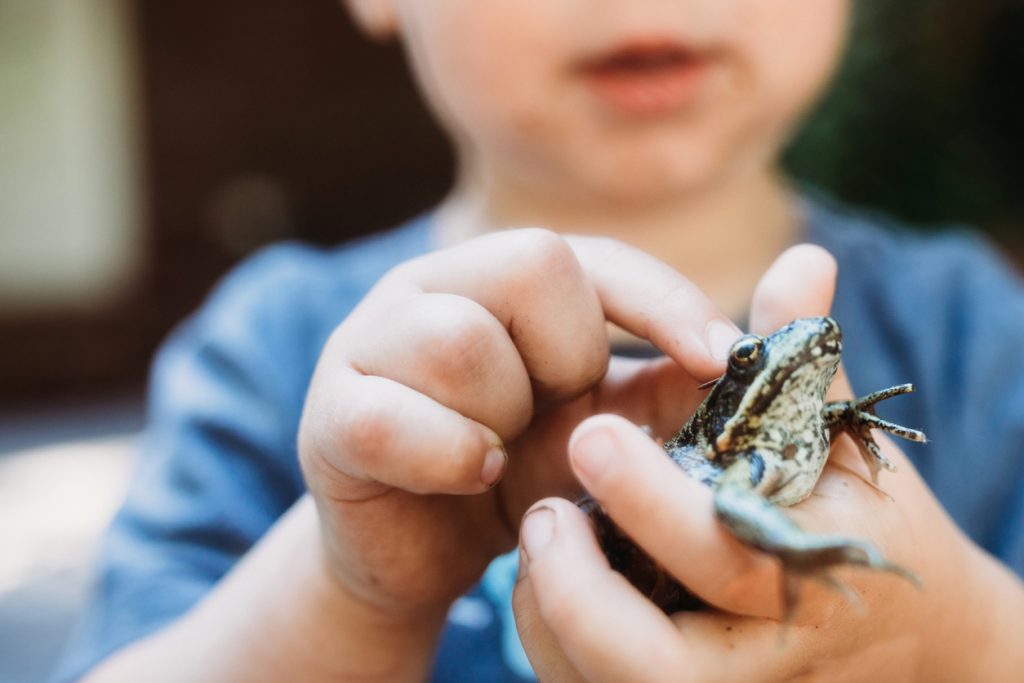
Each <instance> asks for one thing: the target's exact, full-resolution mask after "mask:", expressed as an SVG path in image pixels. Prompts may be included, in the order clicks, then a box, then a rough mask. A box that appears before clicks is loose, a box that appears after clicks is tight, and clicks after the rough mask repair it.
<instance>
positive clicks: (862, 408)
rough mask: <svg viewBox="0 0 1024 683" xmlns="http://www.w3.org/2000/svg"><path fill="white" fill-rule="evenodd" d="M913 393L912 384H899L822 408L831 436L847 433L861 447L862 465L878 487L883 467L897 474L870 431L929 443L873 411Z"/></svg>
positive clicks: (922, 437)
mask: <svg viewBox="0 0 1024 683" xmlns="http://www.w3.org/2000/svg"><path fill="white" fill-rule="evenodd" d="M913 391H914V385H913V384H900V385H898V386H894V387H889V388H888V389H882V390H881V391H876V392H873V393H870V394H868V395H867V396H862V397H861V398H858V399H854V400H852V401H832V402H830V403H827V404H826V405H825V411H824V417H825V422H826V423H827V424H828V426H829V429H830V430H831V431H832V433H833V435H834V434H835V433H836V432H842V431H846V432H849V433H850V434H851V435H852V436H853V437H854V438H855V439H856V440H857V443H858V445H860V450H861V455H862V456H864V462H865V463H867V466H868V469H869V470H870V471H871V483H872V484H875V485H877V484H878V472H879V470H881V469H883V468H884V469H887V470H889V471H890V472H894V471H896V466H895V465H893V464H892V461H890V460H889V459H888V458H886V457H885V455H883V454H882V451H881V449H879V448H878V444H877V443H875V438H874V437H873V436H872V435H871V430H872V429H881V430H882V431H884V432H889V433H890V434H893V435H894V436H898V437H901V438H903V439H907V440H909V441H917V442H919V443H924V442H926V441H927V440H928V439H927V437H925V435H924V432H921V431H918V430H916V429H907V428H906V427H901V426H900V425H898V424H895V423H894V422H889V421H888V420H883V419H882V418H880V417H878V415H877V414H876V412H875V405H876V404H877V403H878V402H879V401H884V400H885V399H887V398H892V397H893V396H899V395H900V394H909V393H912V392H913Z"/></svg>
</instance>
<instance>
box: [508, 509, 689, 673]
mask: <svg viewBox="0 0 1024 683" xmlns="http://www.w3.org/2000/svg"><path fill="white" fill-rule="evenodd" d="M521 543H522V547H523V552H524V553H525V555H526V561H527V567H526V572H525V578H524V579H523V580H522V581H521V582H520V586H519V587H517V591H521V590H522V589H523V584H524V582H529V583H528V585H529V591H530V593H531V595H532V597H533V600H532V601H527V600H523V599H521V598H522V596H520V599H518V600H517V601H516V604H517V607H518V608H519V609H521V610H525V611H526V612H529V611H530V610H532V609H535V610H536V612H537V615H538V616H539V618H540V619H541V620H543V622H544V624H545V625H546V627H547V628H546V629H538V630H534V631H529V630H527V631H525V632H524V635H525V636H526V637H527V640H526V641H525V642H524V645H525V646H526V647H527V650H528V651H529V650H530V649H532V647H533V646H534V645H537V646H538V647H539V648H541V650H540V652H539V653H538V654H541V655H543V656H542V657H539V658H537V660H538V663H539V664H541V665H542V666H546V667H548V668H549V669H550V670H546V671H538V672H537V673H538V674H539V677H540V678H541V680H545V679H546V680H552V679H551V678H550V676H551V675H552V672H553V671H558V670H565V669H567V668H569V667H567V666H566V665H565V662H564V661H560V660H559V657H558V656H557V655H558V650H557V649H553V648H552V647H551V643H539V642H536V640H530V639H531V638H534V639H537V638H539V637H544V636H551V637H553V638H554V639H555V640H556V641H557V645H558V648H560V650H561V651H562V652H564V653H565V656H566V658H567V659H568V661H569V662H571V664H572V668H574V669H576V670H577V671H579V672H580V673H581V674H582V675H583V678H584V679H585V680H587V681H589V682H590V683H605V682H607V683H611V682H612V681H616V682H618V681H652V682H656V681H678V680H680V676H679V673H680V672H681V671H682V668H681V665H682V663H683V661H684V660H683V655H684V651H683V648H682V647H681V642H680V638H679V637H678V634H677V632H676V630H675V628H674V627H673V625H672V622H671V621H669V619H668V618H667V617H665V615H664V614H662V613H661V611H660V610H659V609H658V608H657V607H655V606H654V605H653V604H652V603H651V602H650V601H648V600H647V599H646V598H644V597H643V596H641V595H640V594H639V593H638V592H637V591H636V589H634V588H633V587H632V586H631V585H629V583H628V582H627V581H626V580H625V579H624V578H623V577H622V575H620V574H618V573H617V572H615V571H613V570H612V569H611V568H610V567H609V566H608V563H607V561H606V560H605V559H604V556H603V555H602V554H601V550H600V548H598V546H597V541H596V539H595V538H594V533H593V530H592V529H591V527H590V524H589V522H588V520H587V518H586V516H585V515H584V514H583V513H582V512H581V511H580V510H579V509H578V508H576V507H575V506H574V505H572V504H571V503H569V502H568V501H565V500H562V499H554V498H552V499H546V500H544V501H541V502H540V503H538V504H537V505H535V506H534V507H533V509H532V510H531V512H529V513H527V515H526V517H525V518H524V520H523V527H522V532H521ZM517 619H519V620H520V621H521V622H529V621H530V620H531V616H530V615H529V614H528V613H527V614H521V615H519V616H517Z"/></svg>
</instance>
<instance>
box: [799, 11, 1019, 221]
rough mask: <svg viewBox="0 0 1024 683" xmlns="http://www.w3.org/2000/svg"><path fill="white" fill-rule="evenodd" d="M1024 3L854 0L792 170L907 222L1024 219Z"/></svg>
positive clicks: (802, 133)
mask: <svg viewBox="0 0 1024 683" xmlns="http://www.w3.org/2000/svg"><path fill="white" fill-rule="evenodd" d="M1022 155H1024V3H1022V2H1020V0H974V1H973V2H972V1H969V0H900V1H899V2H891V1H887V0H859V1H857V2H855V13H854V26H853V30H852V33H851V40H850V45H849V49H848V51H847V55H846V59H845V61H844V63H843V65H842V67H841V69H840V73H839V75H838V77H837V80H836V82H835V85H834V87H833V88H832V90H831V92H830V93H829V94H828V95H827V96H826V98H825V99H824V101H823V102H822V103H821V105H820V106H819V108H818V109H817V111H816V112H815V113H814V114H813V115H812V117H811V118H810V120H809V121H808V122H807V125H806V126H805V128H804V129H803V130H802V132H801V134H800V135H799V136H798V138H797V139H796V140H795V141H794V142H793V144H792V146H791V148H790V150H789V152H788V154H787V159H786V162H787V166H788V168H789V170H790V171H791V172H792V173H793V174H794V175H795V176H796V177H798V178H802V179H806V180H809V181H810V182H812V183H815V184H817V185H820V186H822V187H825V188H827V189H829V190H830V191H831V192H833V193H835V194H836V195H838V196H839V197H842V198H843V199H845V200H847V201H850V202H852V203H855V204H859V205H865V206H871V207H875V208H878V209H881V210H883V211H885V212H887V213H890V214H892V215H894V216H897V217H899V218H902V219H904V220H908V221H911V222H914V223H924V224H927V223H932V224H934V223H950V222H957V223H968V224H972V225H975V226H977V227H980V228H982V229H984V230H986V231H988V232H990V233H993V234H995V235H996V236H997V237H999V238H1001V239H1004V240H1011V241H1015V240H1014V237H1015V234H1014V233H1015V230H1016V228H1017V226H1019V225H1022V224H1024V192H1022V189H1024V187H1022V185H1024V173H1022V171H1021V170H1020V163H1019V160H1020V159H1021V158H1022Z"/></svg>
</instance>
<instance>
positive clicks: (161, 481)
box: [56, 247, 318, 681]
mask: <svg viewBox="0 0 1024 683" xmlns="http://www.w3.org/2000/svg"><path fill="white" fill-rule="evenodd" d="M305 251H306V250H304V249H303V248H299V247H277V248H274V249H271V250H268V251H267V252H264V253H263V254H262V255H260V256H257V257H255V258H254V259H252V260H250V261H249V262H248V263H246V264H245V265H243V266H242V267H241V268H239V269H238V270H236V271H235V273H233V274H232V275H231V276H230V277H229V278H228V279H227V280H226V281H225V282H224V283H222V284H221V286H220V287H218V289H217V291H216V292H215V293H214V295H213V296H212V297H211V300H210V301H209V302H208V304H207V305H206V306H205V307H204V309H203V310H202V311H200V312H199V313H198V314H197V315H195V316H194V317H193V318H192V319H191V320H190V321H188V322H187V323H185V324H184V325H183V326H181V327H180V328H179V329H178V330H177V331H176V332H175V333H174V334H173V335H172V336H171V338H170V340H169V341H168V342H167V343H166V344H165V346H164V347H163V349H162V350H161V351H160V353H159V354H158V356H157V359H156V361H155V364H154V368H153V372H152V377H151V383H150V395H149V415H148V425H149V426H148V428H147V431H146V433H145V434H144V436H143V439H142V446H141V452H140V454H139V464H138V466H137V471H136V473H135V475H134V479H133V482H132V484H131V486H130V492H129V494H128V497H127V499H126V501H125V503H124V505H123V507H122V509H121V510H120V511H119V513H118V514H117V516H116V518H115V520H114V522H113V524H112V526H111V528H110V529H109V531H108V532H107V535H106V537H105V539H104V541H103V544H102V548H101V550H100V561H99V566H98V572H97V576H96V586H95V588H94V590H93V595H92V599H91V603H90V604H89V606H88V607H87V609H86V612H85V614H84V617H83V618H82V620H81V621H80V623H79V626H78V628H77V629H76V632H75V633H74V634H73V636H72V640H71V644H70V646H69V648H68V650H67V651H66V654H65V658H64V660H63V662H62V665H61V666H60V667H59V669H58V672H57V676H56V680H60V681H67V680H74V679H76V678H77V677H79V676H81V675H82V674H84V673H85V672H86V671H88V670H89V669H91V668H92V667H94V666H95V665H96V664H97V663H98V662H99V661H101V660H102V659H104V658H105V657H107V656H108V655H109V654H111V653H112V652H114V651H116V650H118V649H119V648H121V647H123V646H125V645H126V644H128V643H130V642H132V641H134V640H136V639H139V638H141V637H143V636H145V635H147V634H150V633H152V632H154V631H156V630H158V629H159V628H161V627H162V626H164V625H166V624H167V623H168V622H170V621H172V620H174V619H175V618H177V617H179V616H180V615H182V613H184V612H185V611H186V610H188V609H189V608H190V607H191V606H192V605H193V604H194V603H196V602H197V601H198V600H199V598H200V597H202V596H203V595H204V594H205V593H206V592H207V591H208V590H209V589H210V588H211V587H212V586H213V585H214V584H215V583H216V582H217V581H218V580H219V579H220V578H221V577H222V576H223V575H224V574H225V573H227V571H228V570H229V569H230V568H231V567H232V565H233V564H234V563H235V562H236V561H237V560H238V558H239V557H240V556H241V555H242V554H244V553H245V552H246V551H247V550H248V549H249V548H250V547H251V546H252V545H253V544H254V543H255V542H256V540H257V539H259V538H260V537H261V536H262V535H263V534H264V533H265V532H266V530H267V529H268V528H269V527H270V526H271V525H272V524H273V523H274V521H275V520H276V519H277V518H278V517H279V516H280V515H281V514H282V513H283V512H284V511H285V510H286V509H287V508H288V507H289V506H290V505H291V504H292V503H293V502H294V501H295V500H296V499H297V498H298V497H299V496H300V495H301V494H302V492H303V490H304V487H303V484H302V478H301V474H300V472H299V468H298V465H297V460H296V452H295V435H296V430H297V425H298V420H299V415H300V412H301V406H302V401H303V398H304V393H305V387H306V385H307V384H308V378H309V376H310V374H311V372H312V364H313V362H315V358H316V355H317V353H318V345H317V343H316V342H315V341H313V340H311V339H310V337H311V336H312V337H315V336H316V334H313V335H310V334H309V332H310V330H309V329H308V322H307V321H304V320H303V318H302V314H301V312H300V307H296V306H295V305H294V303H288V302H295V301H296V300H299V301H301V298H298V299H297V297H296V295H297V294H299V292H296V289H297V288H301V287H302V282H303V279H302V276H301V273H302V270H303V268H302V263H303V262H304V261H306V260H309V256H308V255H307V254H305V253H304V252H305ZM300 339H301V341H298V340H300ZM311 342H312V343H311ZM314 346H315V347H316V348H314Z"/></svg>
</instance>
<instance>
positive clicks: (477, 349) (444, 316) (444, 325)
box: [418, 307, 504, 387]
mask: <svg viewBox="0 0 1024 683" xmlns="http://www.w3.org/2000/svg"><path fill="white" fill-rule="evenodd" d="M429 315H430V316H431V318H432V320H431V324H430V325H429V328H430V329H429V330H428V331H427V332H426V333H425V334H424V336H423V337H422V339H421V340H420V341H419V342H418V343H420V344H422V351H423V353H424V354H425V355H426V357H427V366H428V367H429V368H430V372H431V374H432V375H433V379H434V380H436V381H439V382H442V383H443V384H444V385H446V386H456V387H458V386H465V385H467V384H472V383H474V382H475V381H476V380H477V379H478V378H479V377H480V375H481V374H483V373H484V372H485V371H486V370H487V368H488V367H489V366H490V365H491V364H492V363H493V362H494V361H495V356H496V355H497V354H498V353H500V349H499V345H498V338H497V335H498V332H499V331H500V332H501V333H502V334H504V330H503V329H500V330H499V328H501V324H500V323H499V322H498V321H497V320H495V319H494V318H492V317H491V316H489V315H488V314H486V313H485V312H483V311H482V310H481V311H469V310H466V309H463V310H456V309H455V308H454V307H444V308H440V307H438V308H437V309H435V310H434V311H432V312H430V313H429Z"/></svg>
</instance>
